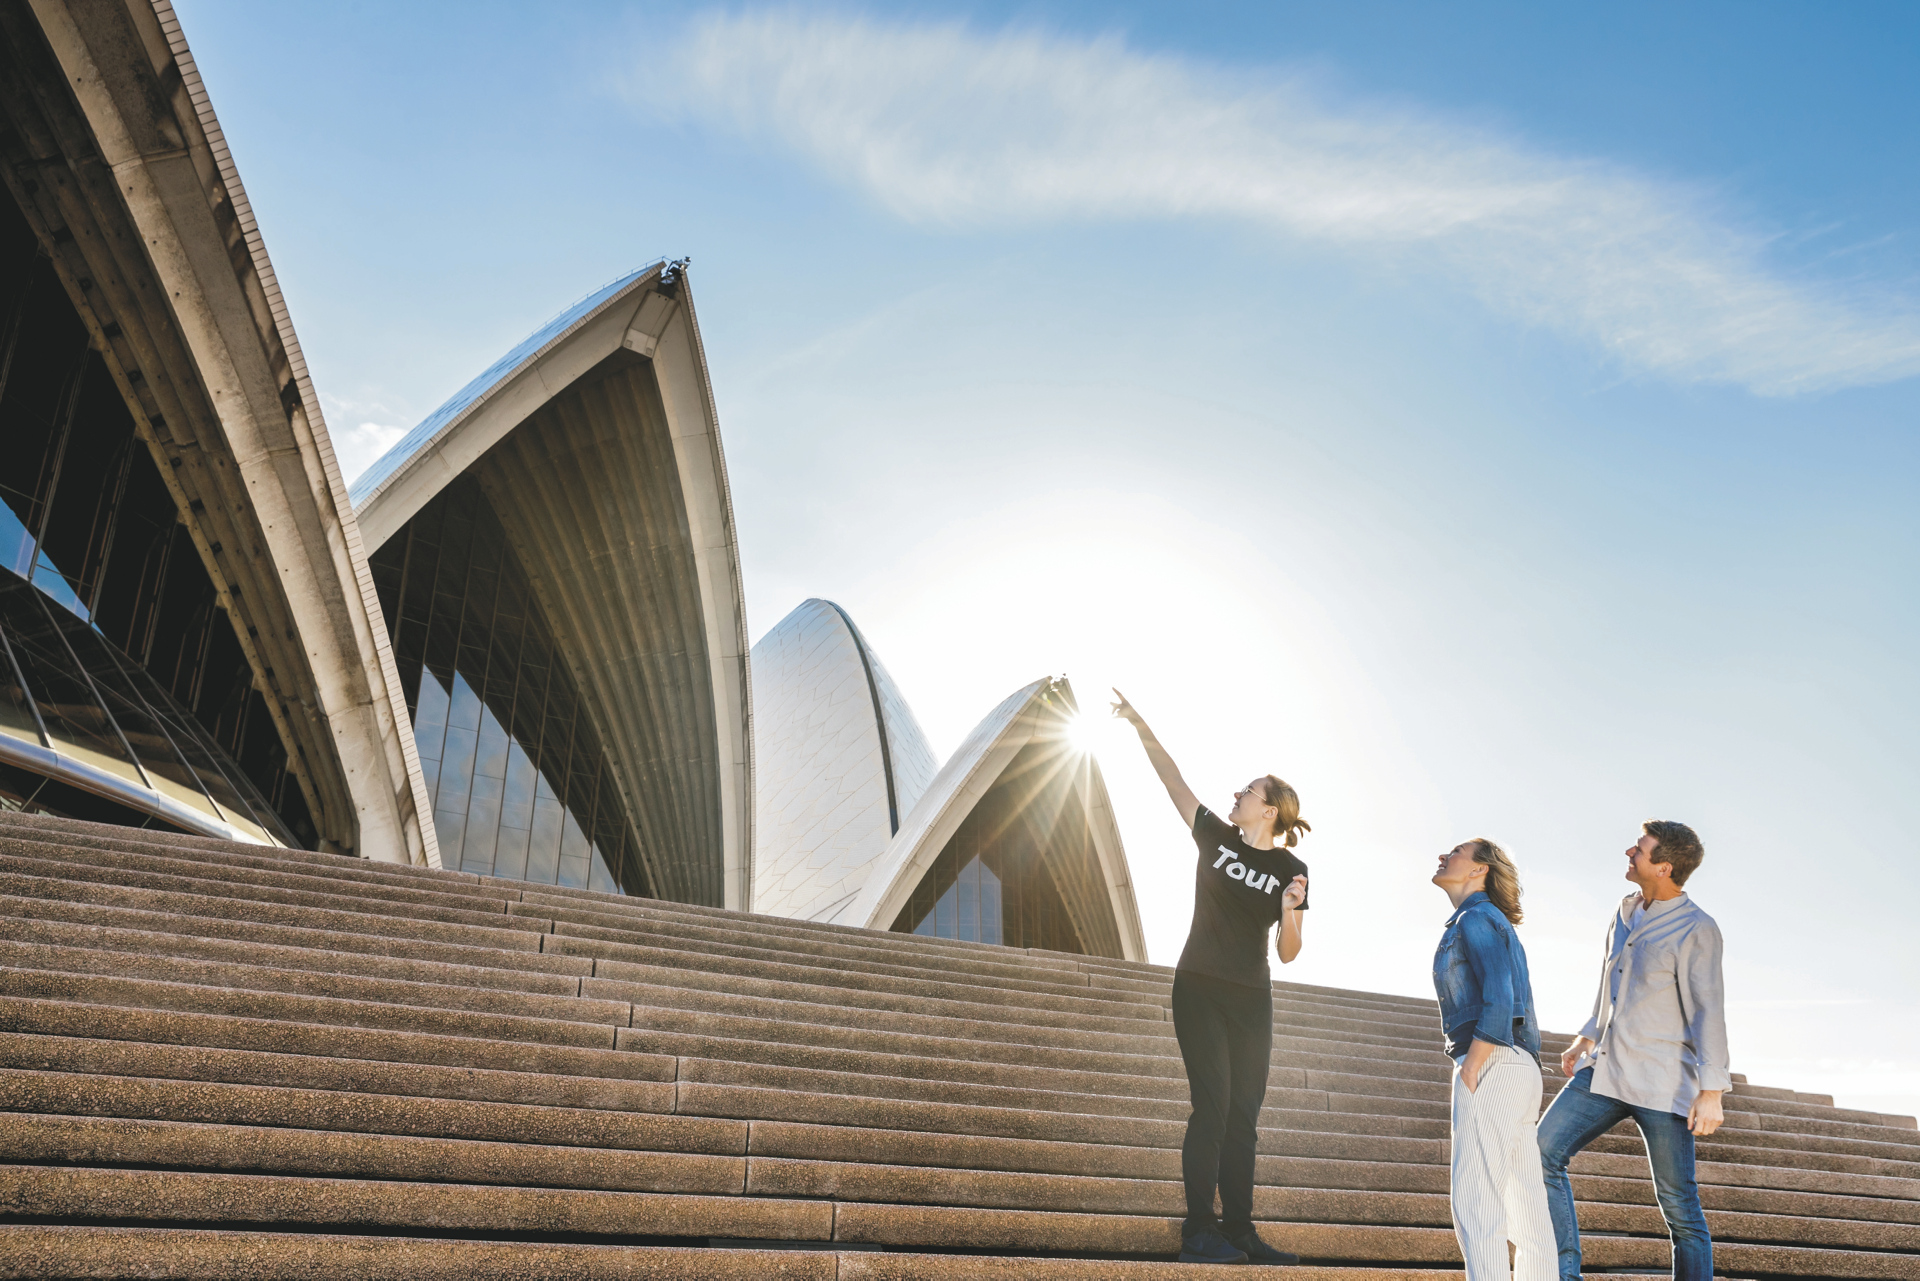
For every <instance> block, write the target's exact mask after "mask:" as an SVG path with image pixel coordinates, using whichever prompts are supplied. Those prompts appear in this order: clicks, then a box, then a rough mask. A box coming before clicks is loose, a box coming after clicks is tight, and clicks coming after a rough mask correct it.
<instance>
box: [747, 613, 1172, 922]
mask: <svg viewBox="0 0 1920 1281" xmlns="http://www.w3.org/2000/svg"><path fill="white" fill-rule="evenodd" d="M752 670H753V682H754V712H755V714H754V753H755V764H756V776H757V779H758V784H759V787H758V792H757V795H756V801H755V808H756V813H757V818H756V821H755V830H756V833H757V838H758V843H759V849H758V852H757V855H756V858H755V868H756V881H755V884H756V889H755V895H754V908H755V910H756V911H761V912H767V913H770V914H773V915H778V916H789V917H798V918H801V919H806V920H814V921H824V922H833V923H836V924H841V925H852V926H863V927H866V928H870V929H882V930H898V931H902V932H909V933H916V934H925V935H932V936H935V937H941V938H951V939H961V940H968V941H972V942H979V943H993V944H1000V945H1003V946H1008V947H1032V948H1043V949H1047V950H1050V951H1059V952H1074V953H1080V954H1084V955H1093V956H1107V957H1116V958H1123V959H1127V960H1144V959H1145V958H1146V942H1145V939H1144V937H1143V935H1142V932H1141V927H1140V913H1139V908H1138V906H1137V904H1136V903H1135V901H1134V895H1133V885H1132V880H1131V877H1130V875H1129V873H1128V869H1127V861H1126V851H1125V849H1124V848H1123V846H1122V845H1121V842H1120V833H1119V829H1118V827H1117V826H1116V825H1115V823H1114V817H1113V807H1112V805H1111V803H1110V802H1109V800H1108V797H1107V791H1106V783H1105V781H1104V780H1103V779H1102V778H1101V776H1100V766H1099V763H1098V762H1097V761H1096V760H1095V759H1094V758H1093V757H1092V756H1091V755H1089V754H1088V753H1086V752H1084V751H1081V750H1079V749H1078V748H1077V747H1075V745H1074V744H1073V742H1072V740H1071V736H1070V735H1069V733H1068V727H1069V725H1070V723H1071V721H1072V718H1073V717H1074V716H1075V715H1076V714H1077V708H1076V706H1075V704H1074V701H1073V690H1072V687H1071V686H1070V685H1068V683H1067V682H1066V680H1065V679H1064V678H1059V679H1041V680H1037V681H1034V682H1033V683H1032V684H1030V685H1027V686H1025V687H1023V688H1021V689H1019V690H1016V691H1015V692H1014V693H1013V694H1011V695H1010V696H1008V697H1007V698H1006V699H1005V700H1004V701H1002V702H1001V704H1000V705H999V706H998V707H996V708H994V709H993V710H992V711H991V712H989V713H988V714H987V716H986V718H985V719H984V720H982V721H981V722H980V724H979V725H978V726H977V727H976V728H975V729H974V731H973V732H972V733H971V734H969V735H968V736H967V738H966V740H965V741H964V742H963V743H962V744H961V745H960V747H959V749H958V750H956V751H955V752H954V754H953V755H952V756H951V757H950V758H949V759H948V760H947V762H946V763H945V764H944V765H939V766H937V767H936V759H937V758H936V757H935V756H934V753H933V751H932V749H931V748H930V747H929V746H928V744H927V741H926V737H925V735H924V734H923V733H922V732H921V729H920V726H919V723H918V722H917V721H916V720H915V719H914V715H913V712H912V710H911V709H910V708H909V707H908V706H907V702H906V700H905V698H904V697H903V696H902V695H901V693H900V691H899V689H898V687H897V686H896V685H895V683H894V681H893V678H892V676H891V675H890V674H889V673H888V672H887V669H886V667H885V665H884V664H883V663H882V662H881V661H880V658H879V656H878V655H877V654H876V653H874V651H873V648H872V646H871V645H869V644H868V643H867V640H866V638H865V637H864V636H863V635H861V633H860V630H859V628H858V627H856V626H855V625H854V623H853V620H852V619H851V618H850V617H849V616H848V615H847V613H846V611H845V610H843V609H841V608H840V607H839V606H838V605H835V604H833V603H832V602H830V601H824V600H809V601H806V602H804V603H803V604H801V605H800V606H799V607H798V608H796V609H795V610H794V611H793V612H792V613H791V614H789V615H787V617H786V618H785V619H783V620H781V622H780V623H779V624H778V625H777V626H775V627H774V628H773V629H772V630H771V631H769V632H768V633H767V634H766V635H765V636H763V637H761V639H760V641H759V643H758V644H756V645H755V646H754V647H753V669H752Z"/></svg>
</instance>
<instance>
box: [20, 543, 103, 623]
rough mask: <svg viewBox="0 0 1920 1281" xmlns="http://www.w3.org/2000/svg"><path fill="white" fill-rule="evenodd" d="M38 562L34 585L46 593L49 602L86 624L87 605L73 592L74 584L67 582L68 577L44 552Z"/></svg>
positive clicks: (35, 569) (35, 566)
mask: <svg viewBox="0 0 1920 1281" xmlns="http://www.w3.org/2000/svg"><path fill="white" fill-rule="evenodd" d="M36 562H37V563H36V564H35V565H34V567H33V585H34V586H35V587H38V588H39V589H40V590H41V591H43V592H45V593H46V594H47V599H48V600H51V601H53V602H55V603H56V604H58V605H59V606H60V608H62V609H64V610H66V611H67V612H68V613H70V614H72V615H73V616H74V617H75V618H78V619H79V620H80V621H82V622H85V621H86V620H87V618H88V617H89V615H88V613H87V607H86V604H85V603H84V602H83V601H82V600H81V599H80V597H79V594H78V593H76V592H75V591H74V590H73V584H72V583H69V582H68V581H67V576H66V575H65V574H62V573H61V572H60V570H59V568H58V567H56V566H55V565H54V563H53V562H52V561H51V560H48V559H47V554H46V553H45V552H44V551H43V552H41V553H40V555H39V556H38V557H37V558H36Z"/></svg>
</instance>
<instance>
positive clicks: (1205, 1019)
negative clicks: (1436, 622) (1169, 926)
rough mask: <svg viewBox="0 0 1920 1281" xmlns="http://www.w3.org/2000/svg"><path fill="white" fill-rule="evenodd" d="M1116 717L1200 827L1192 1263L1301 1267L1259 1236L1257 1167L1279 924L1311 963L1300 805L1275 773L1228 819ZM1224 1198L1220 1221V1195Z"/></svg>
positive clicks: (1123, 706)
mask: <svg viewBox="0 0 1920 1281" xmlns="http://www.w3.org/2000/svg"><path fill="white" fill-rule="evenodd" d="M1113 693H1114V697H1115V698H1116V699H1117V700H1118V701H1117V702H1115V703H1114V705H1113V714H1114V715H1115V716H1118V717H1120V718H1122V719H1123V720H1126V721H1129V722H1131V723H1132V725H1133V727H1134V728H1135V729H1136V730H1138V731H1139V732H1140V742H1141V745H1142V746H1144V747H1145V748H1146V749H1147V759H1148V760H1149V761H1151V762H1152V763H1153V769H1154V772H1155V773H1156V774H1158V775H1159V776H1160V781H1161V782H1162V783H1164V784H1165V785H1166V788H1167V795H1168V796H1170V797H1172V798H1173V803H1174V806H1175V807H1176V808H1177V809H1178V810H1179V811H1180V817H1181V818H1182V819H1183V820H1185V822H1186V824H1187V826H1188V827H1190V828H1192V829H1193V843H1194V845H1195V846H1196V847H1197V849H1198V853H1199V858H1198V861H1197V862H1196V864H1195V867H1194V892H1193V924H1192V925H1191V926H1190V927H1189V928H1188V930H1187V946H1186V950H1184V951H1183V952H1181V953H1180V964H1179V966H1178V967H1177V968H1176V969H1175V970H1174V975H1173V1031H1174V1036H1175V1037H1176V1038H1177V1039H1178V1040H1179V1042H1180V1057H1181V1059H1182V1060H1183V1061H1184V1062H1185V1063H1186V1067H1187V1090H1188V1093H1189V1095H1190V1096H1191V1097H1192V1100H1193V1115H1192V1116H1190V1117H1189V1118H1188V1119H1187V1137H1186V1141H1185V1142H1184V1143H1183V1144H1181V1147H1180V1172H1181V1175H1182V1176H1183V1177H1184V1178H1185V1180H1186V1185H1187V1219H1186V1222H1185V1223H1183V1224H1182V1225H1181V1227H1180V1261H1181V1262H1182V1263H1246V1262H1253V1263H1298V1262H1299V1259H1298V1258H1296V1257H1295V1256H1294V1255H1291V1254H1287V1253H1284V1252H1283V1251H1280V1250H1276V1249H1274V1248H1273V1247H1271V1246H1269V1245H1268V1244H1267V1243H1266V1242H1264V1241H1262V1240H1261V1239H1260V1236H1259V1234H1258V1233H1256V1232H1255V1231H1254V1228H1253V1160H1254V1149H1255V1145H1256V1143H1257V1141H1258V1135H1259V1123H1260V1105H1261V1103H1263V1102H1264V1101H1265V1100H1266V1096H1267V1066H1268V1063H1269V1062H1270V1060H1271V1059H1272V1055H1273V981H1272V976H1271V974H1270V973H1269V971H1268V969H1267V931H1268V930H1269V929H1271V928H1272V927H1273V926H1274V925H1275V924H1276V923H1277V924H1278V925H1279V926H1280V929H1279V932H1278V934H1277V935H1276V936H1275V939H1274V948H1275V950H1276V951H1277V952H1278V953H1279V955H1280V962H1281V964H1283V965H1284V964H1286V963H1287V962H1289V961H1291V960H1293V958H1294V957H1296V956H1298V955H1300V943H1301V939H1300V913H1301V912H1303V911H1305V910H1306V907H1307V865H1306V864H1305V863H1302V862H1301V861H1300V860H1299V859H1297V858H1295V857H1294V856H1293V854H1292V853H1290V850H1291V848H1292V847H1293V846H1294V845H1295V844H1296V843H1297V842H1298V841H1299V839H1300V833H1302V832H1305V831H1308V830H1310V829H1309V828H1308V827H1307V825H1306V823H1305V822H1304V821H1303V820H1302V819H1301V817H1300V797H1299V795H1298V794H1297V793H1296V792H1295V791H1294V790H1293V789H1292V788H1291V787H1289V786H1287V784H1286V783H1284V782H1282V781H1281V780H1280V779H1277V778H1275V777H1274V776H1273V775H1271V774H1267V775H1264V776H1262V777H1260V778H1256V779H1254V780H1253V781H1252V782H1251V783H1249V784H1247V786H1246V787H1245V788H1244V789H1242V790H1241V791H1238V792H1235V793H1234V796H1233V808H1232V809H1231V810H1230V811H1228V813H1227V818H1226V821H1224V822H1223V821H1221V820H1220V819H1219V818H1217V817H1215V816H1214V814H1213V812H1212V811H1211V810H1209V809H1207V807H1206V806H1204V805H1202V804H1201V803H1200V799H1199V798H1198V797H1196V796H1195V795H1194V794H1193V789H1192V788H1190V787H1188V786H1187V782H1186V780H1185V779H1183V778H1181V777H1180V770H1179V768H1178V767H1177V766H1175V765H1174V763H1173V758H1172V757H1171V756H1169V755H1167V749H1166V748H1164V747H1162V746H1160V740H1159V739H1157V738H1155V737H1154V736H1153V731H1152V730H1150V729H1148V728H1147V722H1146V721H1145V720H1144V719H1142V717H1141V715H1140V713H1139V712H1137V711H1135V710H1134V709H1133V705H1132V704H1130V703H1128V702H1127V700H1126V697H1125V695H1123V694H1121V693H1120V691H1119V690H1117V689H1116V690H1115V691H1113ZM1216 1186H1217V1187H1218V1188H1219V1190H1220V1211H1221V1213H1220V1216H1219V1218H1218V1219H1216V1218H1215V1217H1214V1213H1213V1193H1214V1189H1215V1187H1216Z"/></svg>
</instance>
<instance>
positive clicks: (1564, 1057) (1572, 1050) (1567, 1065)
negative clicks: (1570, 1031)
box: [1560, 1036, 1593, 1076]
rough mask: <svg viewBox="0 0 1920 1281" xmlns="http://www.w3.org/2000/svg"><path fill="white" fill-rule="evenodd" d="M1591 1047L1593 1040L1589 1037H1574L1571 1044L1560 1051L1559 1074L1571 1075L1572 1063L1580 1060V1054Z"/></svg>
mask: <svg viewBox="0 0 1920 1281" xmlns="http://www.w3.org/2000/svg"><path fill="white" fill-rule="evenodd" d="M1592 1048H1593V1041H1592V1039H1591V1038H1589V1037H1584V1036H1576V1037H1574V1038H1573V1044H1572V1045H1569V1046H1568V1047H1567V1048H1566V1049H1564V1050H1562V1051H1560V1075H1561V1076H1572V1075H1573V1065H1574V1064H1576V1063H1578V1062H1579V1061H1580V1056H1581V1055H1583V1054H1585V1053H1586V1052H1587V1051H1588V1050H1591V1049H1592Z"/></svg>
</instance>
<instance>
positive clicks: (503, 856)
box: [493, 823, 533, 881]
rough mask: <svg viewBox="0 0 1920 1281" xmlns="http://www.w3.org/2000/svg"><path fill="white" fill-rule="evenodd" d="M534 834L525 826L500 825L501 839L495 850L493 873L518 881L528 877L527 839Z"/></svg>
mask: <svg viewBox="0 0 1920 1281" xmlns="http://www.w3.org/2000/svg"><path fill="white" fill-rule="evenodd" d="M532 835H533V834H532V833H531V832H529V831H528V830H527V829H526V828H524V827H510V826H507V825H506V824H504V823H503V824H501V826H500V841H499V844H497V845H496V846H494V850H493V874H494V875H495V876H510V877H512V878H513V879H514V880H516V881H523V880H525V879H526V878H527V841H528V839H529V838H530V837H531V836H532Z"/></svg>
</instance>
